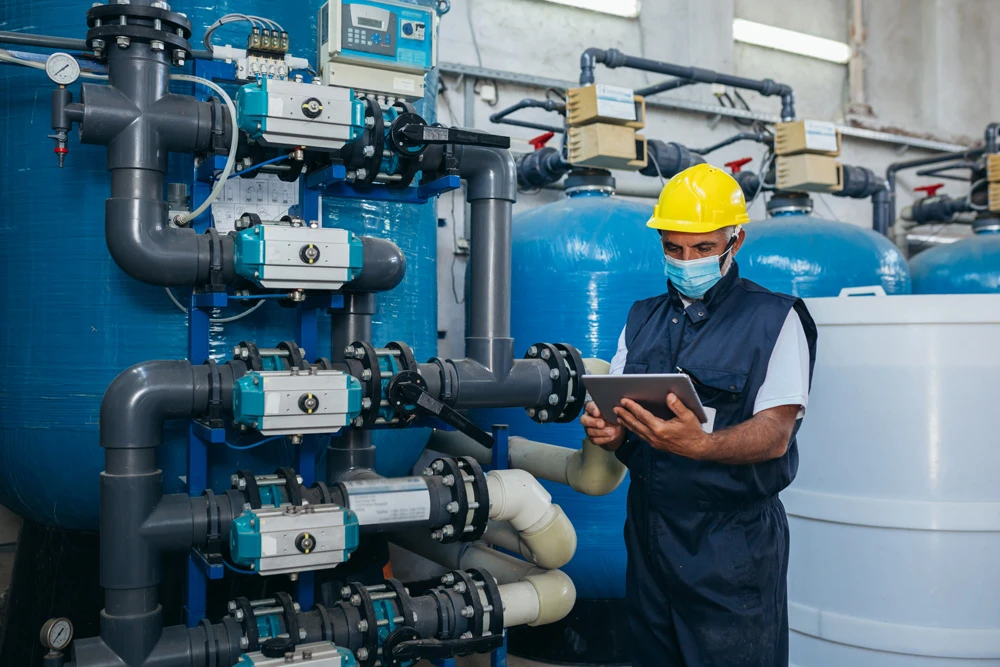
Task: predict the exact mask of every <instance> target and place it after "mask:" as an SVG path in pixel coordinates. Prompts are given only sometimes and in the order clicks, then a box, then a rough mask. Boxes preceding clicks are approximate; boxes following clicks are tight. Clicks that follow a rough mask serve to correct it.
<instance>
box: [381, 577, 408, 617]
mask: <svg viewBox="0 0 1000 667" xmlns="http://www.w3.org/2000/svg"><path fill="white" fill-rule="evenodd" d="M385 585H386V586H388V587H389V588H391V589H392V590H393V592H394V593H395V594H396V606H398V607H399V615H400V616H402V617H403V625H413V624H414V623H416V620H415V618H414V614H413V604H412V601H411V600H410V594H409V593H407V592H406V587H405V586H403V582H401V581H400V580H399V579H386V580H385Z"/></svg>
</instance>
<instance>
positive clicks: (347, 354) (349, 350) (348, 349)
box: [344, 345, 354, 357]
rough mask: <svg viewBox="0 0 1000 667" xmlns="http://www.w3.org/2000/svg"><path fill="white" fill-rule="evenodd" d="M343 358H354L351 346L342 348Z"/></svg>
mask: <svg viewBox="0 0 1000 667" xmlns="http://www.w3.org/2000/svg"><path fill="white" fill-rule="evenodd" d="M344 356H345V357H353V356H354V346H353V345H348V346H347V347H345V348H344Z"/></svg>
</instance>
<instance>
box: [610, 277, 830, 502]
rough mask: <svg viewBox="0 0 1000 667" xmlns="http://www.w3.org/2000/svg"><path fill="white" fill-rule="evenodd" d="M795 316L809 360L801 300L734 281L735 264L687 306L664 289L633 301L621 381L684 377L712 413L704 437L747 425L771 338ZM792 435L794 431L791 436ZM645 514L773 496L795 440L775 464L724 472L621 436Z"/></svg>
mask: <svg viewBox="0 0 1000 667" xmlns="http://www.w3.org/2000/svg"><path fill="white" fill-rule="evenodd" d="M792 308H795V310H796V312H797V313H798V316H799V319H800V320H801V321H802V327H803V329H804V330H805V334H806V339H807V341H808V343H809V373H810V379H811V377H812V369H813V364H814V362H815V359H816V325H815V324H814V323H813V320H812V317H811V316H810V315H809V311H808V310H807V309H806V306H805V304H804V303H803V302H802V300H801V299H798V298H795V297H792V296H788V295H786V294H777V293H774V292H771V291H769V290H767V289H765V288H763V287H761V286H760V285H757V284H756V283H753V282H751V281H749V280H745V279H742V278H740V276H739V269H738V268H737V266H736V264H735V262H734V263H733V265H732V267H731V268H730V269H729V271H728V272H727V273H726V275H725V276H723V278H722V280H720V281H719V282H718V283H717V284H716V285H715V286H713V287H712V289H710V290H709V291H708V293H707V294H705V296H704V297H703V298H702V299H701V300H699V301H695V302H694V303H692V304H691V305H690V306H688V307H687V308H684V304H683V302H682V301H681V297H680V294H679V293H678V292H677V289H676V288H675V287H674V286H673V284H671V283H668V291H667V293H666V294H661V295H660V296H655V297H652V298H650V299H645V300H643V301H638V302H636V303H635V304H634V305H633V306H632V310H631V311H630V312H629V316H628V322H627V324H626V327H625V341H626V343H627V345H628V357H627V358H626V362H625V373H677V372H684V373H687V374H689V375H690V376H691V378H692V381H693V382H694V385H695V388H696V389H697V391H698V396H699V398H700V399H701V402H702V404H703V405H705V406H706V407H710V408H714V409H715V410H716V413H715V425H714V430H716V431H719V430H722V429H724V428H726V427H729V426H734V425H736V424H739V423H742V422H744V421H747V420H748V419H750V418H751V417H753V407H754V401H755V399H756V397H757V392H758V390H759V389H760V387H761V385H762V384H763V383H764V378H765V376H766V374H767V364H768V361H769V360H770V359H771V351H772V350H773V349H774V344H775V342H776V341H777V339H778V333H779V332H780V331H781V327H782V325H783V324H784V323H785V319H786V318H787V316H788V312H789V311H790V310H791V309H792ZM797 430H798V428H797V427H796V431H797ZM619 458H620V459H621V460H622V461H624V462H625V463H627V464H628V467H629V469H630V470H631V472H632V483H633V485H635V484H636V483H638V484H639V485H640V486H641V487H642V489H641V491H642V493H643V495H644V496H645V498H646V499H647V500H648V503H649V504H648V505H647V506H650V505H651V506H653V507H660V508H664V509H665V508H677V509H694V510H705V511H713V510H729V509H733V510H735V509H739V508H741V507H744V506H746V505H748V504H750V503H753V502H755V501H759V500H763V499H765V498H768V497H770V496H773V495H775V494H777V493H778V492H779V491H781V490H782V489H784V488H785V487H786V486H788V485H789V484H790V483H791V481H792V480H793V479H794V478H795V472H796V470H797V469H798V462H799V454H798V449H797V447H796V444H795V436H794V434H793V436H792V440H791V442H790V443H789V445H788V451H787V452H786V453H785V455H784V456H782V457H781V458H778V459H773V460H771V461H765V462H763V463H755V464H752V465H728V464H722V463H714V462H710V461H695V460H693V459H689V458H685V457H682V456H678V455H676V454H671V453H669V452H661V451H657V450H655V449H653V448H652V447H650V446H649V444H647V443H646V442H643V441H641V440H640V439H639V438H638V437H636V436H634V435H633V436H630V437H629V439H628V440H627V441H626V443H625V444H624V445H622V447H621V448H620V449H619Z"/></svg>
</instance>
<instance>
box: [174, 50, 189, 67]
mask: <svg viewBox="0 0 1000 667" xmlns="http://www.w3.org/2000/svg"><path fill="white" fill-rule="evenodd" d="M185 55H186V54H185V53H184V51H183V50H182V49H174V65H176V66H177V67H184V58H185Z"/></svg>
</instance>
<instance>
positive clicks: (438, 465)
mask: <svg viewBox="0 0 1000 667" xmlns="http://www.w3.org/2000/svg"><path fill="white" fill-rule="evenodd" d="M431 470H434V471H435V472H437V473H438V474H439V475H440V476H441V477H442V479H443V480H447V478H448V477H451V479H452V483H451V484H450V485H449V488H450V489H451V502H453V503H455V504H456V505H457V506H458V511H456V512H454V513H453V514H452V517H453V518H452V520H451V523H449V524H448V525H445V526H442V527H441V528H439V529H438V530H435V531H434V532H433V533H432V536H433V537H434V538H435V539H437V540H438V541H439V542H441V543H442V544H450V543H452V542H458V541H460V540H461V539H462V536H463V535H464V534H465V524H466V521H467V518H468V515H469V496H468V494H467V493H466V489H465V476H464V474H463V473H462V468H461V467H459V465H458V461H456V460H455V459H452V458H440V459H435V460H434V461H432V462H431Z"/></svg>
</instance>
